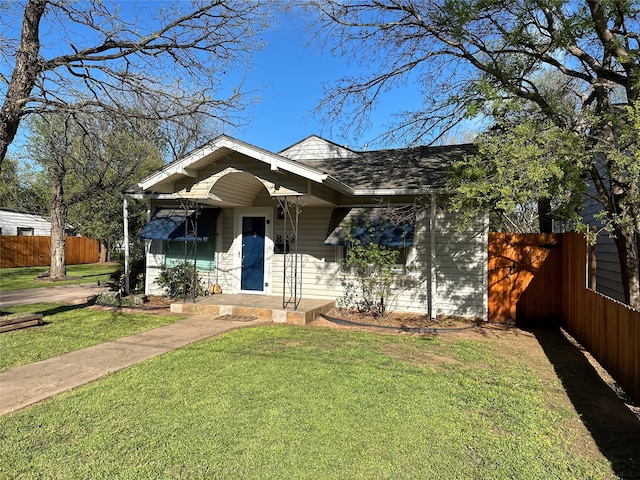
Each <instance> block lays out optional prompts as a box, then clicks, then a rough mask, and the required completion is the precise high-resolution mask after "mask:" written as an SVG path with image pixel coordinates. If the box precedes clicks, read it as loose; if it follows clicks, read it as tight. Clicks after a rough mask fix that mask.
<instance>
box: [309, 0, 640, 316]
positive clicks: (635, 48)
mask: <svg viewBox="0 0 640 480" xmlns="http://www.w3.org/2000/svg"><path fill="white" fill-rule="evenodd" d="M305 3H306V5H307V7H309V8H310V10H311V11H312V12H314V13H315V14H316V15H317V17H316V19H317V23H316V28H315V32H314V33H315V34H316V35H317V36H318V37H319V38H321V39H323V40H324V41H325V42H326V45H327V46H329V47H330V48H332V50H333V51H334V52H336V53H341V54H342V53H346V54H349V55H351V56H352V57H353V59H354V61H357V62H360V63H362V64H365V65H368V66H369V67H370V70H369V73H368V74H365V75H363V76H361V77H356V78H353V77H348V76H345V77H344V78H342V79H341V80H340V81H339V82H338V83H337V84H335V85H332V86H329V87H328V89H327V93H326V97H325V98H324V100H323V101H322V102H321V104H320V105H319V109H320V111H322V112H324V113H325V114H326V118H327V119H328V120H330V119H335V118H340V119H342V120H343V121H344V122H345V123H346V126H347V127H350V128H354V129H356V131H357V130H358V129H359V128H361V127H362V126H363V125H366V122H367V121H368V115H369V114H370V113H371V111H372V109H373V108H375V106H376V105H377V102H379V101H380V98H381V93H383V92H384V91H385V90H386V89H389V88H394V87H395V86H397V85H402V84H404V83H406V82H412V83H413V84H415V85H416V90H417V92H416V101H415V102H414V104H413V105H414V108H413V109H411V110H406V111H402V112H398V113H399V115H398V117H396V119H397V121H396V122H395V123H394V124H393V125H391V126H390V129H389V133H388V135H387V139H388V140H389V141H396V142H398V141H403V142H405V143H410V144H412V143H418V142H425V141H426V142H434V141H438V140H439V139H441V138H442V137H443V136H444V135H446V134H447V132H449V131H450V130H451V129H452V128H453V127H454V126H456V125H458V124H459V122H460V121H462V120H464V119H467V120H468V119H475V120H481V121H483V122H484V123H483V124H484V125H487V124H492V123H494V124H495V123H497V124H498V125H499V126H500V122H501V121H503V120H505V119H507V120H510V116H511V117H516V118H511V120H515V121H511V122H507V123H506V125H508V126H509V129H511V133H506V132H507V130H509V129H505V128H504V126H505V124H504V123H503V124H502V126H501V128H502V132H503V133H500V134H498V135H494V136H493V137H492V141H494V142H495V143H497V144H498V145H499V144H502V143H505V142H506V144H507V145H510V147H509V148H510V149H511V151H510V153H512V154H513V155H512V156H510V157H507V156H505V153H507V151H509V149H505V150H502V149H500V148H499V147H498V146H496V148H495V149H494V151H493V152H489V153H490V154H492V155H494V159H495V160H496V163H495V164H494V165H491V166H490V168H489V169H488V170H487V171H486V172H485V173H482V175H485V174H489V173H490V172H493V174H495V172H496V169H497V168H499V166H500V162H503V161H504V160H507V159H508V158H511V159H512V161H510V162H507V164H505V165H507V166H508V167H509V171H510V176H509V177H508V178H510V179H513V178H516V176H517V175H518V174H520V175H535V173H534V172H533V171H530V172H524V171H522V170H520V171H518V169H517V167H518V164H519V163H522V161H523V159H526V160H527V161H530V160H532V159H538V160H540V161H542V160H544V161H545V162H550V163H546V164H545V165H540V166H541V168H539V169H535V172H538V173H540V172H545V175H546V177H545V178H543V179H542V180H543V181H542V182H539V183H538V185H539V186H543V187H544V188H543V191H538V194H539V195H542V196H544V195H547V196H548V195H550V194H551V193H553V192H554V190H555V191H556V192H558V190H557V189H558V188H559V187H562V186H564V187H565V193H566V192H570V191H571V189H572V186H575V184H573V183H571V182H574V181H575V178H576V174H575V173H572V174H571V175H568V176H567V177H560V176H558V174H557V173H559V171H558V172H557V173H554V169H555V168H556V167H558V166H559V163H558V160H557V159H556V160H552V159H551V157H550V155H553V154H554V153H555V152H554V146H557V145H558V140H560V139H564V140H562V142H563V145H565V146H571V147H575V149H574V150H573V151H572V152H571V151H569V150H568V149H566V148H563V149H562V150H561V152H560V155H559V157H561V158H563V159H564V160H563V162H564V164H565V165H564V166H566V167H571V169H573V168H576V169H577V174H579V175H580V176H581V177H582V178H584V179H588V180H589V183H590V186H591V188H590V190H589V193H590V195H591V197H592V198H593V199H594V200H595V201H596V202H598V204H599V205H600V208H601V211H602V213H601V218H602V219H603V220H604V221H605V223H607V225H608V226H609V227H608V228H609V229H610V232H611V235H612V237H613V239H614V240H615V242H616V245H617V247H618V252H619V258H620V264H621V268H622V275H623V279H622V280H623V284H624V286H625V290H626V296H627V300H628V302H629V303H630V304H631V305H633V306H640V264H639V255H638V233H640V197H639V196H638V195H637V193H636V192H637V190H638V177H637V175H636V173H635V170H634V169H632V168H630V165H631V164H630V163H629V159H630V158H633V156H634V154H633V153H631V152H634V151H635V148H636V147H635V145H636V144H637V141H638V138H639V136H638V130H637V126H635V124H634V120H633V118H635V116H636V115H637V114H636V113H635V112H637V106H638V103H637V102H638V100H639V96H640V48H639V47H640V35H638V32H639V31H640V23H639V20H640V19H639V12H640V2H638V1H637V0H571V1H569V0H515V1H514V0H488V1H484V0H483V1H477V0H433V1H432V0H428V1H427V0H362V1H360V2H357V3H356V2H348V1H338V0H324V1H317V2H315V1H313V2H305ZM418 95H421V98H419V97H418ZM523 112H525V115H523ZM512 114H514V115H512ZM527 115H529V116H530V117H531V118H532V119H533V120H535V122H537V123H536V124H537V125H538V126H540V125H542V126H544V128H543V129H542V130H541V131H540V132H539V133H540V135H539V137H541V138H540V139H538V140H535V141H532V142H529V143H528V144H527V143H526V142H525V143H523V140H524V137H522V136H519V137H518V135H515V134H517V130H514V129H512V127H517V128H529V129H530V130H531V128H532V126H533V124H531V123H529V126H528V127H527V123H526V122H524V123H522V125H521V126H517V125H518V123H519V122H521V121H522V120H523V118H526V116H527ZM345 119H346V120H345ZM521 133H522V132H521ZM514 135H515V136H514ZM530 135H535V133H534V132H533V131H532V132H530ZM570 139H571V140H570ZM531 140H533V139H531ZM565 141H566V142H568V143H564V142H565ZM536 142H537V146H535V143H536ZM576 142H577V143H576ZM514 148H515V149H516V151H514V150H513V149H514ZM531 148H536V149H537V148H542V150H544V154H542V152H541V153H540V154H538V153H537V152H534V151H532V150H531ZM527 149H529V151H528V152H527ZM529 154H530V155H529ZM473 168H475V167H474V166H473V164H471V166H470V169H471V170H473ZM560 170H562V168H561V169H560ZM477 172H479V170H477ZM477 172H476V173H477ZM467 173H472V172H470V171H467ZM471 178H473V175H471ZM562 178H570V179H571V182H569V183H565V182H564V180H562ZM532 179H533V180H535V178H533V177H530V178H529V180H532ZM558 180H559V181H558ZM534 183H535V182H534ZM534 183H531V182H529V183H528V185H522V188H524V189H526V188H529V187H532V186H533V185H534ZM534 189H538V187H535V188H534ZM505 199H506V197H503V198H502V200H505ZM496 204H499V202H498V201H497V199H495V198H494V205H496Z"/></svg>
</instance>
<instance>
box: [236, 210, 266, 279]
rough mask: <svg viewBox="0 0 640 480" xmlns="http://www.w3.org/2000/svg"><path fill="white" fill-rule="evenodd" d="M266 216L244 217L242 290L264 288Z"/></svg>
mask: <svg viewBox="0 0 640 480" xmlns="http://www.w3.org/2000/svg"><path fill="white" fill-rule="evenodd" d="M264 233H265V218H264V217H243V218H242V275H241V280H240V289H241V290H253V291H259V292H261V291H263V290H264Z"/></svg>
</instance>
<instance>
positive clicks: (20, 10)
mask: <svg viewBox="0 0 640 480" xmlns="http://www.w3.org/2000/svg"><path fill="white" fill-rule="evenodd" d="M162 5H163V4H161V3H160V2H158V3H156V2H154V3H146V2H140V3H137V4H135V3H131V4H128V3H127V2H125V3H121V6H120V5H119V2H112V1H102V0H86V1H70V0H23V1H15V2H2V3H1V4H0V8H1V9H2V12H1V17H0V56H1V59H2V64H1V65H0V85H2V86H1V87H0V88H2V94H3V97H4V100H3V102H2V106H1V107H0V167H1V165H2V160H3V159H4V157H5V155H6V153H7V148H8V147H9V145H10V144H11V143H12V142H13V140H14V139H15V137H16V134H17V132H18V128H19V126H20V124H21V121H22V120H23V119H24V118H25V116H27V115H30V114H33V113H39V114H44V113H51V112H61V113H71V112H74V111H78V110H83V109H87V108H91V109H94V110H95V109H100V110H103V111H114V112H124V111H130V112H132V110H131V109H130V108H127V107H129V106H130V105H131V104H135V105H140V106H141V108H140V109H139V110H138V111H137V113H135V115H139V116H141V117H142V116H144V117H145V118H147V119H152V120H159V119H162V120H166V121H169V122H172V121H173V122H180V120H181V119H184V118H185V117H189V116H193V115H196V116H200V118H216V119H218V120H220V121H224V122H232V123H233V122H240V119H239V117H237V116H235V115H234V112H237V111H238V110H239V109H241V108H242V107H243V105H244V104H245V102H246V99H245V96H244V95H243V94H244V92H243V91H242V81H240V82H238V85H236V86H235V88H232V89H229V90H225V89H223V88H222V87H223V86H222V84H221V83H222V80H223V78H224V77H225V75H227V74H228V73H231V72H232V71H237V70H240V71H242V70H243V69H246V67H247V63H248V62H249V59H250V54H251V52H252V51H253V50H254V49H255V48H257V47H259V34H260V32H261V29H262V28H263V27H264V26H265V18H266V16H265V11H264V8H265V6H264V5H262V4H261V0H214V1H212V0H208V1H207V0H193V1H191V2H175V4H173V5H171V6H167V7H164V6H162ZM167 5H169V4H168V3H167ZM268 5H269V6H273V5H272V4H268ZM125 8H127V9H129V10H128V11H126V12H123V11H122V10H123V9H125ZM185 125H186V126H187V127H188V124H185Z"/></svg>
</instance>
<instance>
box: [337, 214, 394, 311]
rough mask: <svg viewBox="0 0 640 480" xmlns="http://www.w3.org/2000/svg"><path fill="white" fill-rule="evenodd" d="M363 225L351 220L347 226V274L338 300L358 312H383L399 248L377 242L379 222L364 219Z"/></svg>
mask: <svg viewBox="0 0 640 480" xmlns="http://www.w3.org/2000/svg"><path fill="white" fill-rule="evenodd" d="M362 228H363V225H356V224H355V223H352V224H350V225H349V226H348V227H347V229H346V234H345V237H346V238H345V244H346V248H347V253H346V258H345V261H344V267H345V270H347V272H349V275H348V277H347V278H345V279H343V280H342V286H343V287H344V295H343V296H342V297H341V303H343V304H344V305H346V306H348V307H352V308H356V309H357V310H358V311H359V312H360V313H363V314H366V315H373V316H381V317H382V316H385V315H386V314H387V310H388V307H389V305H388V303H389V298H390V295H391V283H392V281H393V278H394V266H395V264H396V261H397V259H398V254H399V252H398V251H397V250H395V249H393V248H391V247H387V246H385V245H381V244H380V243H379V241H378V240H379V239H378V237H379V234H378V232H379V231H380V229H381V225H380V224H379V223H377V222H375V221H374V220H371V219H367V220H366V221H365V225H364V228H366V232H365V234H362V232H359V234H358V235H356V233H355V232H356V230H359V231H361V230H362Z"/></svg>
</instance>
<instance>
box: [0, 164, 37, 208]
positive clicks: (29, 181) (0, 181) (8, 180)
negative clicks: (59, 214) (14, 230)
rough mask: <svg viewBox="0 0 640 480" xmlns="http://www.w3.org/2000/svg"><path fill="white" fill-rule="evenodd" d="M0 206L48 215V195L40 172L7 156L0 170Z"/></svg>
mask: <svg viewBox="0 0 640 480" xmlns="http://www.w3.org/2000/svg"><path fill="white" fill-rule="evenodd" d="M0 207H3V208H9V209H12V210H17V211H21V212H26V213H35V214H40V215H48V214H49V196H48V192H47V190H46V186H45V184H44V183H43V175H42V172H41V171H39V170H35V171H34V169H33V168H32V166H31V165H29V164H21V163H20V162H19V161H17V160H14V159H13V158H11V157H7V158H6V159H5V164H4V168H3V169H2V171H1V172H0Z"/></svg>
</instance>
